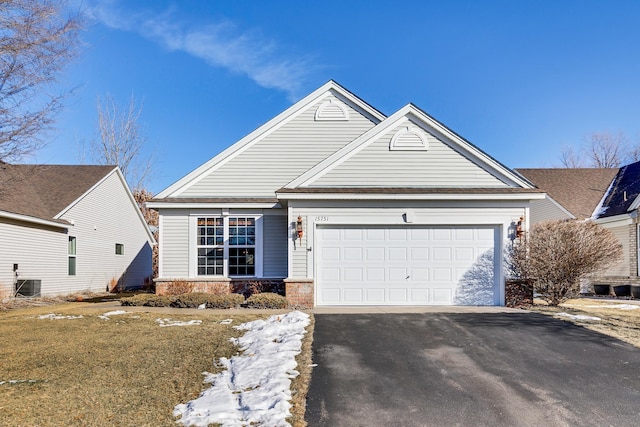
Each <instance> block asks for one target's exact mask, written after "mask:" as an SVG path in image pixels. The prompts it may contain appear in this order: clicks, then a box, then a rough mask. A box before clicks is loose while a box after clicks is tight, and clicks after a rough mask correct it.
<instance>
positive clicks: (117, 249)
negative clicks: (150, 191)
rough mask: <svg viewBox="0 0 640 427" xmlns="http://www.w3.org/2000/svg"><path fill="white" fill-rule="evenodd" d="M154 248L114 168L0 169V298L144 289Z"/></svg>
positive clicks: (10, 166)
mask: <svg viewBox="0 0 640 427" xmlns="http://www.w3.org/2000/svg"><path fill="white" fill-rule="evenodd" d="M154 244H155V240H154V238H153V235H152V234H151V232H150V230H149V228H148V227H147V224H146V223H145V221H144V218H143V217H142V214H141V213H140V209H139V208H138V206H137V204H136V202H135V200H134V198H133V195H132V194H131V191H129V188H128V186H127V184H126V181H125V179H124V176H123V175H122V172H121V171H120V169H119V168H118V167H116V166H87V165H80V166H72V165H12V164H6V163H1V164H0V296H1V299H6V298H9V297H12V296H16V295H18V296H36V295H43V296H45V295H56V294H68V293H73V292H79V291H95V292H98V291H100V292H102V291H106V290H110V289H111V288H113V287H114V286H116V285H118V286H119V287H120V288H127V289H131V288H136V287H140V286H141V285H142V284H143V282H144V281H145V280H150V279H151V274H152V260H151V253H152V245H154Z"/></svg>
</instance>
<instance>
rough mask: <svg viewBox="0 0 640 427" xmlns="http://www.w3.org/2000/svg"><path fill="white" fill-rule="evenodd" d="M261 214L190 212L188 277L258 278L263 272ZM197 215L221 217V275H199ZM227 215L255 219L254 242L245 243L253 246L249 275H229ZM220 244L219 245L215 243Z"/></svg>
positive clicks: (207, 278) (209, 278)
mask: <svg viewBox="0 0 640 427" xmlns="http://www.w3.org/2000/svg"><path fill="white" fill-rule="evenodd" d="M263 216H264V215H263V214H262V213H255V212H254V213H238V212H233V213H229V211H219V212H190V213H189V232H188V233H189V255H188V259H189V268H188V274H189V278H192V279H198V280H200V279H202V280H212V279H215V278H219V279H220V278H224V279H243V278H247V279H251V278H256V279H260V278H262V277H263V274H264V249H263V247H264V238H263V233H264V223H263ZM198 217H201V218H202V217H204V218H206V217H214V218H216V217H217V218H220V217H222V218H223V222H222V224H223V225H222V230H223V244H222V248H223V252H222V253H223V255H222V275H211V274H210V275H199V274H198V255H197V254H198V250H197V249H198V246H199V245H198V235H197V232H196V230H197V224H198ZM229 217H249V218H253V219H255V228H256V234H255V244H253V245H247V246H253V247H254V248H255V255H254V268H255V271H254V274H253V275H251V276H233V277H231V276H229V243H228V242H229ZM217 246H220V245H217Z"/></svg>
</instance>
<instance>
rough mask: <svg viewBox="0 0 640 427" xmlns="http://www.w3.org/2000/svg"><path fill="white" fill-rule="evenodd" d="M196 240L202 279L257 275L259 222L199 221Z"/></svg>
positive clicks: (234, 218)
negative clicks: (205, 277) (257, 223)
mask: <svg viewBox="0 0 640 427" xmlns="http://www.w3.org/2000/svg"><path fill="white" fill-rule="evenodd" d="M196 239H197V242H196V246H197V274H198V276H255V275H256V263H255V260H256V218H254V217H247V216H224V217H222V216H213V217H210V216H206V217H204V216H203V217H198V218H197V220H196Z"/></svg>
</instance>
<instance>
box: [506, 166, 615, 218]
mask: <svg viewBox="0 0 640 427" xmlns="http://www.w3.org/2000/svg"><path fill="white" fill-rule="evenodd" d="M516 172H518V173H520V174H521V175H523V176H524V177H525V178H527V179H528V180H529V181H531V182H533V183H534V184H535V185H536V186H537V187H538V188H539V189H541V190H542V191H544V192H546V193H547V194H548V195H549V197H551V198H552V199H553V200H554V201H556V202H557V203H558V204H560V205H561V206H562V207H564V208H565V209H566V210H567V211H569V212H570V213H571V214H573V215H574V216H575V217H576V218H578V219H585V218H590V217H591V215H592V214H593V211H594V210H595V208H596V207H597V206H598V203H599V202H600V200H601V199H602V196H603V195H604V194H605V192H606V191H607V189H608V188H609V185H610V184H611V180H612V179H613V178H614V177H615V176H616V173H617V172H618V169H616V168H546V169H516Z"/></svg>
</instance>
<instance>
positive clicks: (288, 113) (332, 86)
mask: <svg viewBox="0 0 640 427" xmlns="http://www.w3.org/2000/svg"><path fill="white" fill-rule="evenodd" d="M330 94H333V95H335V96H337V97H338V98H344V99H345V100H348V101H349V102H350V103H352V104H353V105H354V106H355V107H356V108H357V109H358V110H359V111H361V112H362V113H363V114H364V115H365V116H367V117H368V118H369V119H370V120H372V121H373V122H374V123H376V124H378V123H380V122H381V121H383V120H384V119H385V116H384V115H383V114H382V113H380V112H379V111H378V110H376V109H375V108H373V107H371V106H370V105H369V104H367V103H366V102H364V101H363V100H361V99H360V98H358V97H357V96H355V95H353V94H352V93H351V92H349V91H348V90H346V89H344V88H343V87H342V86H340V85H339V84H338V83H336V82H334V81H333V80H329V81H328V82H327V83H325V84H324V85H322V86H321V87H320V88H318V89H316V90H315V91H313V92H311V93H310V94H309V95H307V96H305V97H304V98H302V99H301V100H300V101H298V102H296V103H295V104H293V105H292V106H291V107H289V108H287V109H286V110H284V111H283V112H282V113H280V114H278V115H277V116H275V117H274V118H273V119H271V120H269V121H268V122H267V123H265V124H263V125H262V126H260V127H259V128H257V129H256V130H254V131H253V132H251V133H250V134H248V135H246V136H245V137H244V138H242V139H240V140H239V141H237V142H236V143H234V144H233V145H231V146H230V147H228V148H227V149H225V150H224V151H222V152H221V153H219V154H218V155H217V156H215V157H213V158H212V159H211V160H209V161H207V162H206V163H204V164H202V165H201V166H199V167H198V168H197V169H195V170H194V171H192V172H191V173H189V174H187V175H185V176H184V177H183V178H181V179H180V180H178V181H177V182H175V183H174V184H172V185H170V186H169V187H167V188H166V189H164V190H162V191H161V192H160V193H158V194H157V195H156V197H157V198H160V199H161V198H166V197H174V196H178V195H179V194H181V193H182V192H183V191H185V190H186V189H187V188H188V187H190V186H191V185H192V184H195V183H196V182H198V181H199V180H200V179H202V178H203V177H204V176H205V175H206V174H207V173H208V172H211V171H214V170H215V169H217V168H219V167H220V166H222V165H224V164H225V163H226V162H228V161H229V160H231V159H233V158H234V157H236V156H237V155H239V154H240V153H242V152H243V151H244V150H246V149H247V148H249V147H250V146H251V145H253V143H256V142H258V141H259V140H260V139H262V138H264V137H265V136H267V135H269V134H270V133H272V132H273V131H275V130H276V129H278V128H279V127H281V126H282V125H283V124H284V123H286V122H288V121H289V120H291V119H293V118H294V117H296V116H297V115H298V114H300V113H302V111H304V109H305V108H306V107H308V106H309V105H311V104H312V103H314V102H317V101H319V100H321V99H322V98H325V97H326V96H328V95H330Z"/></svg>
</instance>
